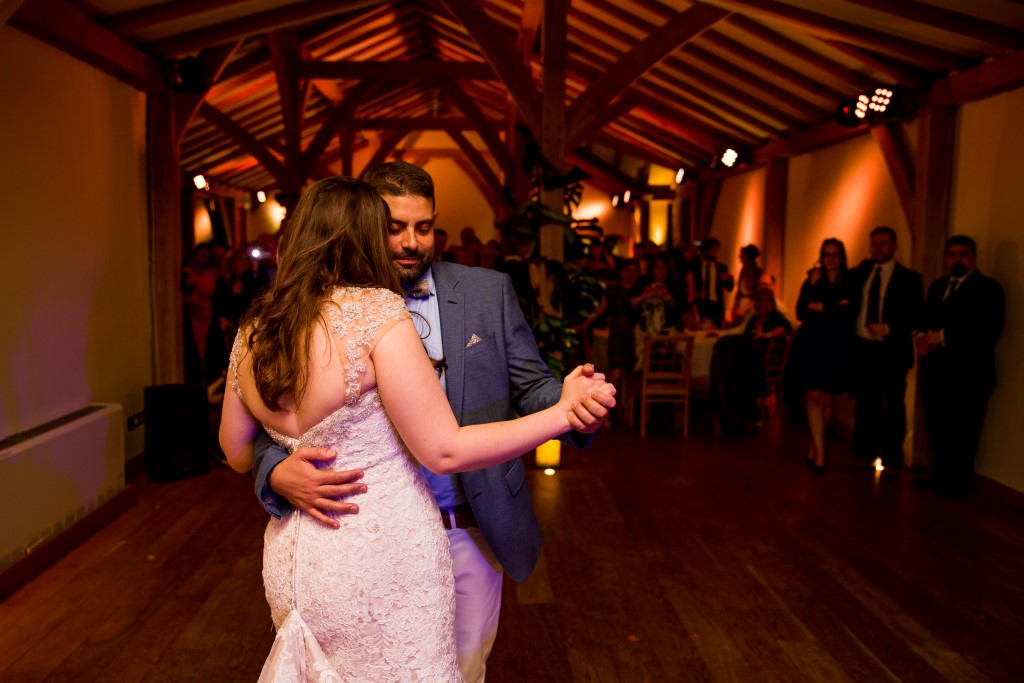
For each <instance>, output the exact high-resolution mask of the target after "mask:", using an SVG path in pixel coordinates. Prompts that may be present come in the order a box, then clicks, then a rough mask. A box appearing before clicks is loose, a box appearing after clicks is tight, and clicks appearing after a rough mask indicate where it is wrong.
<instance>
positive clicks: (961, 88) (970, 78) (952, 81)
mask: <svg viewBox="0 0 1024 683" xmlns="http://www.w3.org/2000/svg"><path fill="white" fill-rule="evenodd" d="M1021 85H1024V50H1018V51H1016V52H1014V53H1012V54H1009V55H1006V56H1004V57H997V58H996V59H993V60H992V61H990V62H986V63H984V64H981V65H979V66H976V67H974V68H973V69H966V70H965V71H961V72H960V73H957V74H953V75H951V76H948V77H947V78H944V79H943V80H941V81H939V82H938V83H936V84H935V85H934V87H932V90H931V93H930V94H929V97H928V99H929V102H930V103H931V104H963V103H964V102H970V101H971V100H976V99H978V98H981V97H989V96H991V95H995V94H997V93H1000V92H1003V91H1004V90H1009V89H1011V88H1017V87H1020V86H1021Z"/></svg>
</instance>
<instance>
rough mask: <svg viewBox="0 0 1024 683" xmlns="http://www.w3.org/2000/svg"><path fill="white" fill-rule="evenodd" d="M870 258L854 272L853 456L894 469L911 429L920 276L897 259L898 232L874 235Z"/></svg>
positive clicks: (899, 463) (881, 230)
mask: <svg viewBox="0 0 1024 683" xmlns="http://www.w3.org/2000/svg"><path fill="white" fill-rule="evenodd" d="M869 250H870V255H871V258H869V259H866V260H865V261H864V262H862V263H861V264H860V265H859V266H858V267H857V268H856V269H855V270H854V271H853V272H852V274H851V283H852V285H853V289H852V292H851V294H852V297H853V300H854V301H855V304H854V310H855V311H856V312H857V313H856V327H855V331H856V339H855V343H854V353H855V356H854V362H855V363H856V365H857V370H856V374H855V378H856V381H855V382H854V384H853V386H852V387H851V388H852V390H853V393H854V395H855V396H856V399H857V408H856V417H855V423H854V434H853V449H854V453H855V454H856V455H857V456H858V457H860V458H863V459H866V460H874V459H875V458H876V457H881V458H882V463H883V464H884V465H885V467H886V468H889V469H890V470H893V469H898V468H900V467H902V465H903V440H904V437H905V436H906V431H907V419H906V414H907V409H906V405H905V403H904V394H906V391H907V371H908V370H909V369H910V368H911V367H912V366H913V365H914V339H913V333H914V330H916V329H918V327H919V322H920V319H921V313H922V309H923V307H924V285H923V284H922V280H921V274H920V273H917V272H915V271H913V270H911V269H909V268H907V267H905V266H903V265H902V264H900V263H898V262H897V261H896V259H895V256H896V232H895V231H894V230H893V229H892V228H890V227H887V226H881V227H878V228H875V229H874V230H872V231H871V241H870V246H869Z"/></svg>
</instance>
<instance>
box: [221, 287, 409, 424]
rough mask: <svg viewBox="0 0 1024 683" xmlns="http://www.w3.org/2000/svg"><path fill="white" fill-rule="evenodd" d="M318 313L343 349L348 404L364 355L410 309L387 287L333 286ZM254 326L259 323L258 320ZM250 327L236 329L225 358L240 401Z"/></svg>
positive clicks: (355, 392)
mask: <svg viewBox="0 0 1024 683" xmlns="http://www.w3.org/2000/svg"><path fill="white" fill-rule="evenodd" d="M321 313H322V314H323V316H324V318H325V319H326V320H327V322H328V325H329V327H330V330H331V334H333V335H334V337H335V339H336V340H337V341H338V342H339V344H338V348H340V349H344V355H345V357H344V358H343V359H342V365H343V367H344V375H345V403H346V404H348V405H351V404H353V403H355V402H356V401H357V400H358V399H359V383H360V381H361V380H362V377H363V373H365V372H366V355H367V354H368V353H369V351H370V349H371V348H373V345H374V344H375V343H376V341H377V340H378V339H380V337H381V336H382V335H383V334H384V332H386V331H387V330H388V329H390V328H391V327H392V326H393V325H395V324H396V323H398V322H400V321H402V320H405V319H407V318H409V311H408V310H406V308H405V300H404V299H402V297H400V296H399V295H397V294H395V293H394V292H392V291H391V290H388V289H381V288H378V287H335V288H334V289H333V290H332V292H331V295H330V297H328V298H327V300H326V301H324V304H323V307H322V308H321ZM256 327H257V328H258V327H259V323H258V321H257V323H256ZM251 331H252V329H251V328H246V329H244V330H243V329H240V330H238V334H236V335H235V343H234V344H233V345H232V347H231V356H230V358H229V360H228V367H229V373H228V381H229V383H230V384H231V387H232V388H233V389H234V390H235V392H237V393H238V396H239V398H241V399H242V402H243V403H244V402H245V398H244V397H243V396H242V388H241V385H240V384H239V383H238V369H239V365H240V363H241V361H242V357H243V355H244V354H245V353H246V351H247V348H246V347H247V342H248V338H249V333H250V332H251Z"/></svg>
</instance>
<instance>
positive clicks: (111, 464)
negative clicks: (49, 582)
mask: <svg viewBox="0 0 1024 683" xmlns="http://www.w3.org/2000/svg"><path fill="white" fill-rule="evenodd" d="M124 437H125V421H124V414H123V411H122V410H121V406H120V405H114V404H96V405H91V406H87V407H86V408H83V409H82V410H79V411H76V412H75V413H72V414H71V415H68V416H65V417H63V418H60V419H57V420H53V421H52V422H49V423H47V424H45V425H42V426H40V427H37V428H36V429H32V430H29V431H27V432H22V433H20V434H14V435H12V436H11V437H8V438H6V439H4V440H2V441H0V501H3V505H4V513H3V516H4V521H3V523H2V524H0V572H2V571H3V570H4V569H7V568H8V567H9V566H11V565H12V564H14V563H15V562H17V561H18V560H20V559H22V558H23V557H25V556H26V555H28V554H29V553H31V552H32V550H33V549H35V548H36V547H38V546H40V545H41V544H43V543H45V542H46V541H48V540H50V539H51V538H53V537H54V536H56V535H57V534H59V533H60V532H62V531H63V530H64V529H67V528H68V527H69V526H71V525H72V524H74V523H75V522H77V521H78V520H79V519H81V518H82V517H85V516H86V515H87V514H89V513H90V512H92V511H93V510H95V509H96V508H98V507H99V506H100V505H102V504H103V503H105V502H107V501H108V500H110V499H111V498H113V497H114V496H115V495H117V494H118V493H119V492H121V491H122V490H124Z"/></svg>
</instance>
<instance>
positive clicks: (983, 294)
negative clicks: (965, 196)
mask: <svg viewBox="0 0 1024 683" xmlns="http://www.w3.org/2000/svg"><path fill="white" fill-rule="evenodd" d="M944 261H945V270H946V275H944V276H943V277H940V278H939V279H938V280H936V281H935V282H933V283H932V284H931V287H929V288H928V302H927V306H926V309H925V319H924V326H923V328H922V331H921V332H920V334H919V335H918V338H917V344H918V353H919V355H920V356H921V365H920V368H921V382H920V387H921V402H922V405H923V407H924V418H925V426H926V428H927V430H928V442H929V447H930V450H931V456H932V465H931V477H930V479H928V480H926V482H927V484H930V485H931V486H933V487H934V488H935V489H937V490H938V491H939V492H940V493H944V494H949V495H956V494H961V493H964V492H966V491H967V489H969V488H970V486H971V483H972V479H973V477H974V455H975V452H976V451H977V449H978V439H979V438H980V437H981V429H982V427H983V426H984V424H985V408H986V407H987V405H988V397H989V395H990V394H991V393H992V389H994V388H995V385H996V364H995V346H996V342H997V341H998V339H999V334H1000V333H1001V332H1002V329H1003V316H1004V306H1005V299H1004V296H1003V288H1002V286H1001V285H1000V284H999V283H998V282H996V281H995V280H993V279H992V278H990V277H986V276H985V275H982V274H981V273H980V272H979V271H978V269H977V267H976V261H977V257H976V247H975V243H974V240H973V239H971V238H970V237H966V236H964V235H954V236H953V237H950V238H949V239H948V240H946V248H945V252H944Z"/></svg>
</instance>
